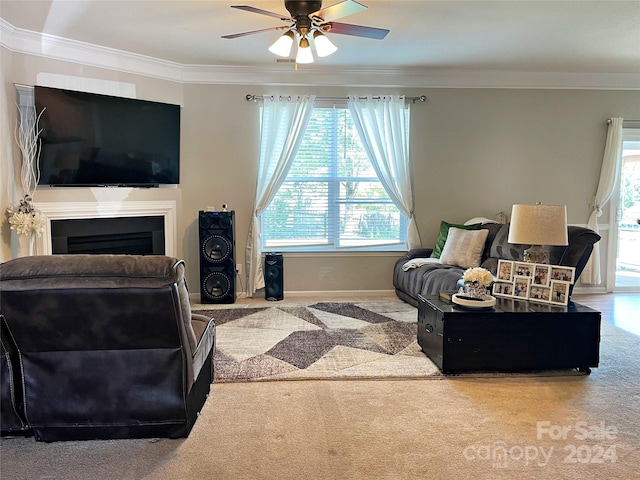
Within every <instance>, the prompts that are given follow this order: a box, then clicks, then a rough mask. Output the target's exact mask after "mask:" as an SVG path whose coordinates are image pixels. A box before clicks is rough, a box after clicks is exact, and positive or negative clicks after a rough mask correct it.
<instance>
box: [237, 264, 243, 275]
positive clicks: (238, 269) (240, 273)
mask: <svg viewBox="0 0 640 480" xmlns="http://www.w3.org/2000/svg"><path fill="white" fill-rule="evenodd" d="M236 273H237V274H238V275H242V264H241V263H236Z"/></svg>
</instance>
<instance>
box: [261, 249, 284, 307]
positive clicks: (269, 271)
mask: <svg viewBox="0 0 640 480" xmlns="http://www.w3.org/2000/svg"><path fill="white" fill-rule="evenodd" d="M283 268H284V265H283V259H282V254H281V253H267V254H265V256H264V298H265V299H267V300H270V301H274V302H276V301H279V300H282V299H283V298H284V269H283Z"/></svg>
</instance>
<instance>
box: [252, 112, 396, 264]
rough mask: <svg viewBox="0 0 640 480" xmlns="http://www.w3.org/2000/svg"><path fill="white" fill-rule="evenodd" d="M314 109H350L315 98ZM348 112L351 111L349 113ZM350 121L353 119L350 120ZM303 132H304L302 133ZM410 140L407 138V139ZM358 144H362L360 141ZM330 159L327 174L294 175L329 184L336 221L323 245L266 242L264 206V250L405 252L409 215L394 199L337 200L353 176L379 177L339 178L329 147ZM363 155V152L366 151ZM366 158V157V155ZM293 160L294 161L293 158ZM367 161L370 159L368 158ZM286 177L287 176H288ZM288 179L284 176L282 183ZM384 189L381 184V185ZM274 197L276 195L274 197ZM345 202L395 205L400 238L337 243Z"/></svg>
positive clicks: (330, 207)
mask: <svg viewBox="0 0 640 480" xmlns="http://www.w3.org/2000/svg"><path fill="white" fill-rule="evenodd" d="M313 108H314V112H315V110H316V109H334V110H345V111H346V112H348V113H349V108H348V106H347V103H346V102H344V103H335V102H322V101H318V102H316V104H315V105H314V107H313ZM405 111H406V114H405V122H407V129H406V131H407V136H408V135H409V128H408V122H409V108H408V107H407V108H406V110H405ZM349 115H350V113H349ZM351 121H353V120H351ZM305 135H306V132H305ZM408 140H409V139H408V138H407V141H408ZM360 144H361V143H360ZM332 151H333V155H332V159H331V160H332V161H331V160H330V161H329V174H328V175H323V176H318V177H296V180H298V181H309V182H327V184H328V192H327V200H328V202H327V208H328V216H330V217H331V216H332V217H334V220H335V219H337V220H338V221H329V222H328V223H329V225H328V227H327V228H328V232H327V243H326V244H321V245H319V244H307V245H304V244H298V245H282V244H276V245H269V244H268V243H267V242H268V239H267V238H266V235H265V232H264V217H265V215H266V213H267V211H268V209H269V207H267V208H265V210H264V212H263V213H262V214H261V215H260V220H261V221H260V225H261V229H262V231H261V232H260V243H261V248H262V250H263V251H276V250H277V251H279V252H288V253H301V254H304V253H341V252H398V251H407V248H408V238H407V229H408V223H409V218H408V217H407V216H406V215H405V214H404V213H403V212H402V210H400V209H399V208H398V207H397V206H395V205H394V203H393V200H391V198H389V196H388V194H387V198H388V201H387V202H374V201H367V200H350V199H346V200H345V199H340V183H341V182H345V181H349V180H350V179H354V180H355V181H358V182H366V181H371V182H378V183H380V179H379V178H378V177H377V175H376V177H375V178H374V177H370V176H369V177H340V176H339V158H338V157H337V155H336V152H335V149H332ZM365 156H366V152H365ZM367 158H368V157H367ZM294 161H295V160H294ZM369 161H370V160H369ZM287 178H288V176H287ZM286 181H287V180H286V179H285V181H284V182H286ZM284 182H283V184H284ZM383 188H384V187H383ZM274 198H275V197H274ZM345 203H353V204H356V205H363V204H366V203H378V204H383V203H387V204H390V205H394V206H395V208H396V210H397V212H398V214H399V236H400V238H399V239H398V240H397V241H396V240H392V241H385V242H384V243H380V244H378V245H357V246H353V245H344V244H342V245H341V244H340V242H339V241H340V240H343V242H344V240H345V239H344V238H342V237H340V233H339V232H338V231H337V229H336V228H335V227H336V226H337V225H339V224H340V222H339V217H340V205H343V204H345Z"/></svg>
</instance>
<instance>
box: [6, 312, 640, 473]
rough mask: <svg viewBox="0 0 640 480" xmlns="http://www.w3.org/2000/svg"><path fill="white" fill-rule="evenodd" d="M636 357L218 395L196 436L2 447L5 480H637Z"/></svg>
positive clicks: (635, 340)
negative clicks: (537, 373)
mask: <svg viewBox="0 0 640 480" xmlns="http://www.w3.org/2000/svg"><path fill="white" fill-rule="evenodd" d="M638 352H640V338H639V337H637V336H634V335H632V334H629V333H627V332H625V331H623V330H620V329H617V328H615V327H612V326H610V325H608V324H606V323H603V328H602V344H601V356H600V366H599V367H598V368H595V369H593V372H592V373H591V375H588V376H581V377H503V378H460V377H446V379H445V380H441V381H429V380H426V381H425V380H385V381H358V380H349V381H297V382H242V383H217V384H213V385H212V390H211V396H210V397H209V399H208V401H207V402H206V404H205V406H204V408H203V410H202V414H201V415H200V417H199V418H198V421H197V422H196V424H195V426H194V428H193V430H192V432H191V435H190V436H189V438H186V439H179V440H168V439H160V440H149V439H147V440H113V441H89V442H58V443H53V444H44V443H36V442H35V441H34V440H33V439H32V438H27V439H2V440H1V441H0V478H2V479H5V478H7V479H12V480H36V479H69V480H85V479H91V480H114V479H117V480H138V479H145V480H146V479H148V480H182V479H184V480H187V479H188V480H200V479H206V480H299V479H305V480H360V479H366V480H426V479H429V480H431V479H433V480H441V479H442V480H458V479H467V478H472V479H474V480H498V479H499V480H503V479H504V480H511V479H514V478H515V479H519V480H530V479H554V480H555V479H572V480H573V479H580V480H595V479H598V480H599V479H607V480H630V479H637V478H638V465H640V434H639V433H638V432H640V377H639V376H638V372H639V371H640V355H639V354H638ZM538 425H542V426H545V427H543V429H542V431H541V434H540V435H539V434H538ZM551 427H553V429H554V431H561V430H565V431H566V432H567V433H566V436H564V438H563V436H562V435H560V436H554V437H551V436H550V435H549V434H548V433H545V432H549V431H550V430H549V429H550V428H551ZM587 428H588V429H589V431H590V432H592V435H591V436H587V437H586V438H585V437H584V435H583V434H582V432H583V431H584V430H585V429H587ZM605 430H606V431H607V432H608V433H607V434H606V435H604V434H603V432H604V431H605ZM505 450H506V452H507V453H506V455H502V456H501V457H500V456H499V454H501V453H502V452H504V451H505ZM605 451H609V452H614V453H615V456H609V457H608V458H605V457H603V456H600V452H605ZM550 452H551V453H550ZM574 452H575V453H576V455H574V454H573V453H574ZM578 452H579V456H578V455H577V453H578ZM494 453H495V454H497V456H494ZM544 455H547V456H546V457H545V456H544Z"/></svg>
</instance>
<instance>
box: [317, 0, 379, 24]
mask: <svg viewBox="0 0 640 480" xmlns="http://www.w3.org/2000/svg"><path fill="white" fill-rule="evenodd" d="M366 9H367V7H365V6H364V5H362V4H361V3H358V2H355V1H354V0H344V1H342V2H340V3H336V4H335V5H331V6H330V7H327V8H322V9H320V10H318V11H317V12H313V13H310V14H309V17H311V18H313V17H320V18H321V19H322V20H323V21H324V22H330V21H332V20H337V19H338V18H342V17H346V16H347V15H353V14H354V13H358V12H362V11H363V10H366Z"/></svg>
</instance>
